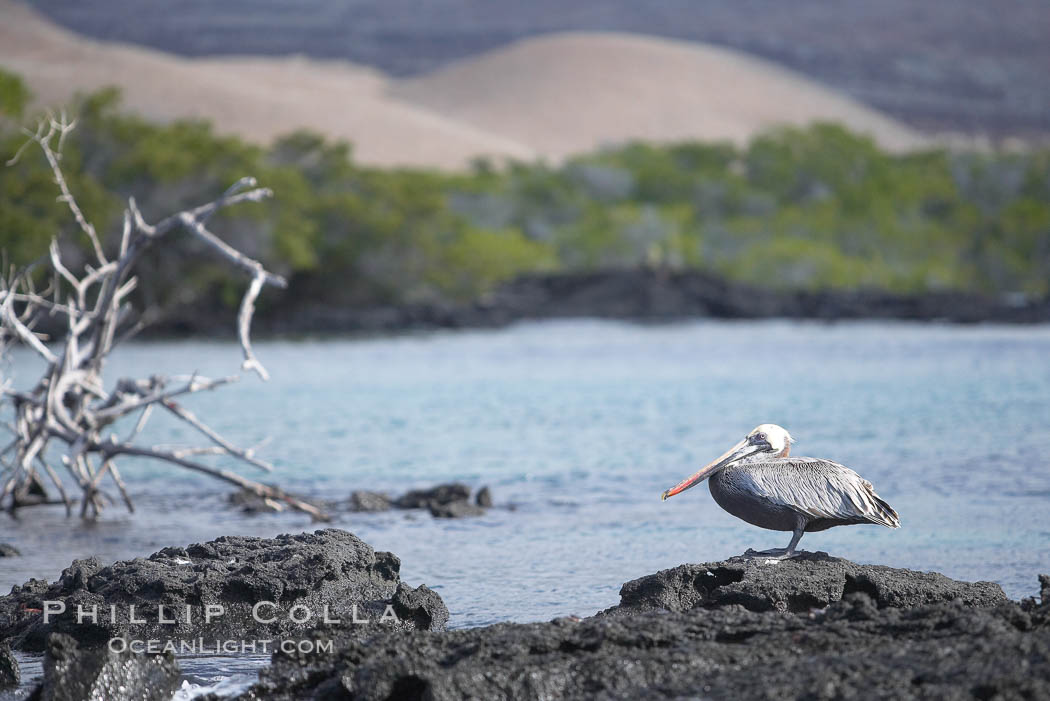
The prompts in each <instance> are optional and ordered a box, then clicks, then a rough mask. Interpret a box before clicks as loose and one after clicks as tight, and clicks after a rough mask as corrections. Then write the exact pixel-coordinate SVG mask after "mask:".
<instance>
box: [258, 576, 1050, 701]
mask: <svg viewBox="0 0 1050 701" xmlns="http://www.w3.org/2000/svg"><path fill="white" fill-rule="evenodd" d="M783 564H788V563H781V564H780V565H765V566H764V567H766V568H768V569H769V570H771V572H770V573H768V576H767V574H766V573H764V572H763V571H761V570H758V569H755V568H752V567H750V565H748V564H740V563H736V562H734V561H729V562H726V563H711V564H706V565H690V566H686V567H690V568H692V572H693V573H695V575H697V576H699V577H701V578H703V580H706V579H708V578H710V577H719V576H722V575H720V574H719V573H720V572H721V573H726V572H729V573H735V574H732V576H728V574H727V575H726V576H725V579H726V580H735V582H729V581H727V582H726V583H724V584H721V585H719V587H714V588H713V589H718V588H720V587H727V586H729V585H730V584H733V583H735V584H744V583H746V582H749V583H750V584H748V585H746V587H745V588H744V589H740V591H744V590H745V589H746V588H747V587H750V589H749V590H747V591H748V593H747V594H746V596H745V599H746V600H749V601H752V602H754V601H755V600H764V601H766V602H767V605H766V606H764V607H763V608H764V610H761V611H752V610H748V609H747V608H745V607H744V606H741V605H739V602H735V603H731V602H730V601H729V600H728V599H729V597H728V594H727V596H726V597H725V598H720V599H718V601H720V603H719V604H717V605H713V606H712V607H710V608H705V607H702V606H692V605H690V606H679V608H687V609H688V610H683V611H678V612H670V611H648V612H641V613H635V614H630V613H629V611H631V609H630V608H629V606H628V603H627V601H624V603H623V604H621V607H619V609H618V613H619V614H620V615H615V616H610V615H603V616H596V617H594V618H590V619H585V620H582V621H581V620H580V619H575V618H573V619H569V618H563V619H556V620H554V621H551V622H550V623H533V624H525V625H519V624H499V625H493V626H487V627H484V628H475V629H469V630H457V631H450V632H445V633H438V634H430V635H405V634H399V633H397V632H379V633H377V634H376V635H373V636H371V637H369V638H367V639H363V638H360V637H351V636H348V635H346V634H345V632H344V631H332V630H329V631H318V632H317V635H318V637H319V639H321V640H330V641H332V642H333V650H334V652H333V653H331V654H329V655H325V656H323V657H322V656H318V655H315V654H308V655H303V654H284V653H277V654H275V655H274V657H273V663H272V665H271V667H269V668H268V669H264V670H262V671H261V672H260V681H259V683H258V684H257V685H255V686H254V687H253V688H252V689H250V690H249V691H247V692H246V693H245V694H243V695H242V696H241V697H240V698H241V699H242V701H248V700H249V699H253V700H254V699H263V698H265V699H276V700H278V701H280V700H283V699H288V700H290V699H302V698H326V699H327V698H332V699H335V698H350V699H361V700H370V699H375V700H380V699H434V700H435V701H441V700H445V699H448V700H449V701H451V700H452V699H460V698H479V699H481V698H500V699H519V698H520V699H531V698H557V699H563V698H564V699H595V698H598V699H632V700H633V699H640V698H712V699H774V698H807V699H809V698H812V699H824V698H827V699H832V698H835V699H838V698H841V699H848V698H856V699H861V698H883V699H891V698H892V699H920V698H953V699H954V698H971V697H978V698H993V697H1002V698H1032V699H1035V698H1046V697H1047V695H1048V694H1050V579H1048V580H1047V581H1046V582H1044V596H1043V599H1042V603H1040V604H1036V603H1035V602H1034V601H1031V602H1029V604H1027V605H1025V606H1022V605H1018V604H1017V603H1015V602H1011V601H1007V600H1005V598H1004V597H1002V595H1001V593H999V594H998V595H997V594H996V592H995V590H993V589H991V588H989V587H986V586H985V585H983V584H975V585H968V584H967V583H963V582H953V581H952V580H949V579H947V578H944V577H941V576H940V575H930V574H926V573H920V572H910V571H908V570H893V569H890V568H873V567H868V566H864V565H856V564H854V563H850V562H846V561H843V560H835V559H833V558H827V557H819V556H818V557H810V558H804V559H801V560H800V561H798V562H795V565H797V567H795V568H783V567H782V565H783ZM755 567H760V565H757V564H756V565H755ZM776 568H781V569H776ZM777 572H779V573H781V574H775V573H777ZM684 573H685V569H684V568H675V569H673V570H667V571H665V572H663V573H658V574H657V575H653V577H655V578H658V579H660V580H661V581H663V582H664V584H665V589H670V588H672V587H673V586H676V585H680V586H682V587H683V588H685V589H694V590H695V589H696V586H695V585H694V584H693V583H692V581H691V580H689V579H688V578H687V577H685V576H684ZM707 573H715V574H713V575H709V574H707ZM846 573H848V576H850V577H854V578H855V579H858V580H859V579H862V578H863V579H864V584H863V585H862V586H856V587H853V588H851V589H850V590H849V591H847V592H845V594H844V595H843V591H842V590H843V589H845V586H844V585H843V584H842V582H843V581H845V578H846V576H847V574H846ZM792 578H794V581H795V585H796V586H795V587H794V588H791V587H790V582H791V581H792ZM647 579H651V578H643V579H642V580H637V581H638V582H643V581H645V580H647ZM631 584H633V583H631ZM631 584H628V585H625V587H624V589H625V590H626V593H625V599H630V598H632V597H635V596H636V594H637V593H638V592H640V591H641V590H643V589H649V587H648V586H646V587H637V586H635V587H632V586H631ZM824 587H831V589H832V591H830V592H828V593H825V594H817V593H816V592H819V591H820V590H821V589H822V588H824ZM836 588H837V589H838V591H837V592H836V591H835V589H836ZM643 598H645V599H646V600H649V599H654V600H659V601H660V602H662V603H667V602H673V601H674V600H675V597H674V596H673V595H672V594H670V593H667V592H666V591H665V592H664V593H663V594H661V595H659V596H655V595H652V596H651V595H645V596H644V597H643ZM694 599H695V595H694V594H682V595H681V596H679V597H678V600H679V601H693V600H694ZM809 599H819V600H825V601H831V603H830V604H828V605H827V606H826V607H821V608H817V609H814V610H806V611H805V612H804V613H794V612H792V611H790V610H783V611H782V610H777V608H778V607H776V606H775V605H774V603H775V602H776V601H796V602H798V601H802V600H809ZM924 602H934V603H924ZM635 606H636V610H641V609H642V608H645V607H649V608H654V607H655V604H653V603H652V602H651V601H650V602H649V603H647V604H646V605H645V606H641V605H638V604H636V605H635ZM664 608H670V607H667V606H664Z"/></svg>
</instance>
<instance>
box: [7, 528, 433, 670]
mask: <svg viewBox="0 0 1050 701" xmlns="http://www.w3.org/2000/svg"><path fill="white" fill-rule="evenodd" d="M400 567H401V562H400V560H398V559H397V557H395V556H394V555H393V554H391V553H388V552H375V551H374V550H373V549H372V548H371V547H370V546H369V545H368V544H367V543H364V542H363V541H361V540H360V539H358V538H357V537H356V536H354V535H352V534H350V533H347V532H345V531H340V530H336V529H327V530H320V531H316V532H314V533H302V534H299V535H282V536H278V537H277V538H273V539H264V538H247V537H240V536H227V537H223V538H219V539H217V540H214V541H211V542H209V543H204V544H199V545H191V546H189V547H187V548H165V549H164V550H161V551H160V552H158V553H155V554H154V555H151V556H150V557H149V558H146V559H144V558H138V559H135V560H129V561H123V562H117V563H115V564H113V565H110V566H109V567H102V566H101V564H100V563H99V562H98V561H97V560H96V559H94V558H92V559H88V560H76V561H74V562H73V564H72V565H71V566H70V567H69V568H67V569H66V570H65V571H64V572H63V573H62V576H61V578H60V579H59V581H58V582H55V583H54V584H51V585H48V584H47V583H46V582H41V581H39V580H30V581H29V582H28V583H26V584H25V585H23V586H21V587H14V588H13V589H12V592H11V594H10V595H8V596H6V597H2V598H0V640H2V639H7V638H13V644H14V645H15V646H16V647H18V648H21V649H26V650H40V649H42V648H43V645H44V640H45V638H46V636H47V635H48V634H49V633H53V632H63V633H68V634H69V635H72V636H73V637H75V638H76V639H77V640H78V641H80V642H81V644H88V645H101V644H105V643H106V642H107V641H108V640H110V639H111V638H114V637H118V636H125V637H133V638H137V639H160V640H185V639H197V638H204V640H205V641H215V640H231V639H277V638H281V637H288V636H290V635H293V634H297V633H300V632H302V631H304V630H308V629H310V628H312V627H313V626H314V625H317V624H318V623H320V622H321V621H322V620H323V619H324V617H325V612H326V607H327V613H328V614H329V616H330V617H331V618H333V619H335V618H339V619H342V618H353V617H354V610H355V609H354V608H353V607H354V606H357V607H358V609H360V613H359V617H365V616H371V617H372V618H371V619H370V620H375V619H377V618H378V617H379V616H380V615H381V614H382V613H383V612H384V611H385V609H386V607H387V606H394V608H395V609H396V605H395V602H394V601H393V597H394V596H395V594H397V593H398V591H399V588H401V587H403V586H404V585H402V584H401V582H400V577H399V575H398V573H399V571H400ZM405 597H406V595H405V594H403V593H402V594H401V600H404V599H405ZM420 597H422V598H421V601H423V600H425V603H426V606H427V607H429V608H428V612H429V619H430V621H431V622H432V623H433V624H434V625H435V626H437V627H440V626H443V625H444V622H445V621H446V620H447V616H448V612H447V610H445V609H444V604H443V603H441V600H440V598H439V597H438V596H437V595H436V594H433V592H430V590H428V589H425V588H423V591H421V592H420ZM45 601H49V602H61V603H63V604H64V605H65V607H66V609H65V611H64V612H63V613H60V614H57V615H52V616H50V620H49V621H48V622H47V623H44V620H43V618H44V617H43V616H42V615H41V614H40V613H37V612H35V611H34V610H36V611H40V610H43V609H44V602H45ZM259 602H269V603H267V604H262V608H261V609H259V610H257V611H256V613H257V614H258V616H253V607H255V606H256V605H257V604H259ZM78 605H81V606H82V607H83V610H84V611H91V610H92V607H95V606H97V607H98V611H99V616H98V618H97V620H96V621H95V622H92V621H91V620H89V619H84V620H83V621H82V622H80V623H78V622H77V610H78V608H77V607H78ZM132 605H133V606H134V607H135V610H134V611H132V610H131V608H130V607H131V606H132ZM53 606H54V607H55V608H57V607H58V604H53ZM111 606H115V609H113V611H115V616H112V617H111V616H110V612H111V608H110V607H111ZM161 606H163V607H164V610H163V614H164V618H165V619H166V621H165V622H161V620H160V614H161V611H160V607H161ZM209 606H221V607H222V615H217V616H213V617H212V619H211V620H210V621H208V620H207V617H206V610H207V607H209ZM187 607H188V608H187ZM295 607H299V608H298V610H297V612H296V614H295V618H296V619H299V620H298V621H294V620H292V617H291V616H290V613H291V610H292V609H293V608H295ZM303 607H305V608H303ZM187 611H188V613H187ZM306 613H308V614H309V615H306ZM132 615H134V616H135V618H136V619H138V620H144V621H145V623H140V622H137V621H136V622H135V623H132V622H131V617H132ZM257 618H259V619H262V620H256V619H257ZM424 618H426V617H424V616H411V617H409V618H408V619H407V620H406V621H405V622H403V626H404V627H413V626H414V625H416V624H417V623H418V621H421V620H424ZM303 619H305V620H303ZM171 621H174V622H171ZM366 627H367V626H360V625H359V626H356V630H358V631H363V629H364V628H366Z"/></svg>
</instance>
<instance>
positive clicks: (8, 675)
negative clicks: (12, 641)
mask: <svg viewBox="0 0 1050 701" xmlns="http://www.w3.org/2000/svg"><path fill="white" fill-rule="evenodd" d="M21 680H22V674H21V672H20V671H19V669H18V661H17V660H16V659H15V658H14V655H12V654H11V648H10V647H9V646H8V644H7V643H6V642H2V641H0V689H7V688H10V687H12V686H18V682H20V681H21Z"/></svg>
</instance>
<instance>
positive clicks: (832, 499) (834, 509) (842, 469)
mask: <svg viewBox="0 0 1050 701" xmlns="http://www.w3.org/2000/svg"><path fill="white" fill-rule="evenodd" d="M747 467H748V469H747V470H743V471H741V472H742V473H743V474H739V475H734V478H735V480H739V481H740V482H741V483H742V484H741V486H745V484H743V483H748V484H746V487H747V488H749V489H751V490H753V491H754V492H755V493H758V494H763V495H764V496H765V497H766V498H767V499H769V500H771V501H774V502H776V503H778V504H781V505H783V506H787V507H789V508H792V509H794V510H796V511H798V512H800V513H803V514H805V515H807V516H810V517H812V518H827V519H839V520H857V521H866V522H869V523H877V524H879V525H882V526H886V527H888V528H900V525H901V524H900V518H898V516H897V512H896V511H894V510H893V507H891V506H890V505H889V504H887V503H886V502H885V501H883V500H882V499H881V498H880V497H879V495H878V494H876V493H875V490H874V488H872V486H871V482H869V481H867V480H866V479H864V478H863V477H861V476H860V475H858V474H857V473H856V472H854V471H853V470H851V469H849V468H848V467H846V466H845V465H839V464H838V463H837V462H831V461H830V460H821V459H819V458H802V457H798V458H796V457H790V458H776V459H773V460H768V461H764V462H756V463H751V464H749V465H748V466H747Z"/></svg>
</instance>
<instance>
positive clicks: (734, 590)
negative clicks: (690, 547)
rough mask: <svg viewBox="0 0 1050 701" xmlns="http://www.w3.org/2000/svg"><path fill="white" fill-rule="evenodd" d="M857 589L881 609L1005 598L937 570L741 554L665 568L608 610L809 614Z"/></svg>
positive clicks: (813, 556) (626, 590) (994, 587)
mask: <svg viewBox="0 0 1050 701" xmlns="http://www.w3.org/2000/svg"><path fill="white" fill-rule="evenodd" d="M853 592H863V593H865V594H867V595H868V596H870V597H871V599H872V601H873V602H874V603H875V605H876V606H878V607H879V608H882V607H886V606H891V607H895V608H908V607H913V606H919V605H921V604H932V603H938V602H943V601H958V602H960V603H962V604H963V605H965V606H994V605H996V604H1001V603H1004V602H1006V601H1007V598H1006V595H1005V594H1003V590H1002V589H1001V588H1000V587H999V585H998V584H994V583H992V582H958V581H956V580H954V579H948V578H947V577H945V576H944V575H942V574H937V573H936V572H914V571H912V570H902V569H894V568H892V567H883V566H881V565H858V564H856V563H853V562H850V561H849V560H842V559H839V558H837V557H829V556H828V554H827V553H822V552H818V553H805V554H804V555H802V556H801V557H798V558H794V559H791V560H783V561H767V560H763V559H748V558H742V557H736V558H731V559H729V560H726V561H724V562H714V563H706V564H702V565H680V566H678V567H675V568H672V569H669V570H662V571H660V572H657V573H656V574H651V575H648V576H646V577H642V578H641V579H635V580H633V581H630V582H627V583H626V584H624V585H623V587H622V588H621V589H620V604H619V605H618V606H614V607H613V608H611V609H608V610H607V611H605V612H604V613H606V614H613V615H619V614H625V613H639V612H642V611H656V610H667V611H688V610H689V609H693V608H715V607H721V606H728V605H732V604H739V605H740V606H743V607H744V608H746V609H748V610H750V611H771V610H776V611H793V612H807V611H809V610H810V609H814V608H824V607H825V606H827V605H828V604H831V603H833V602H835V601H839V600H840V599H842V598H844V597H846V596H847V595H849V594H851V593H853Z"/></svg>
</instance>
